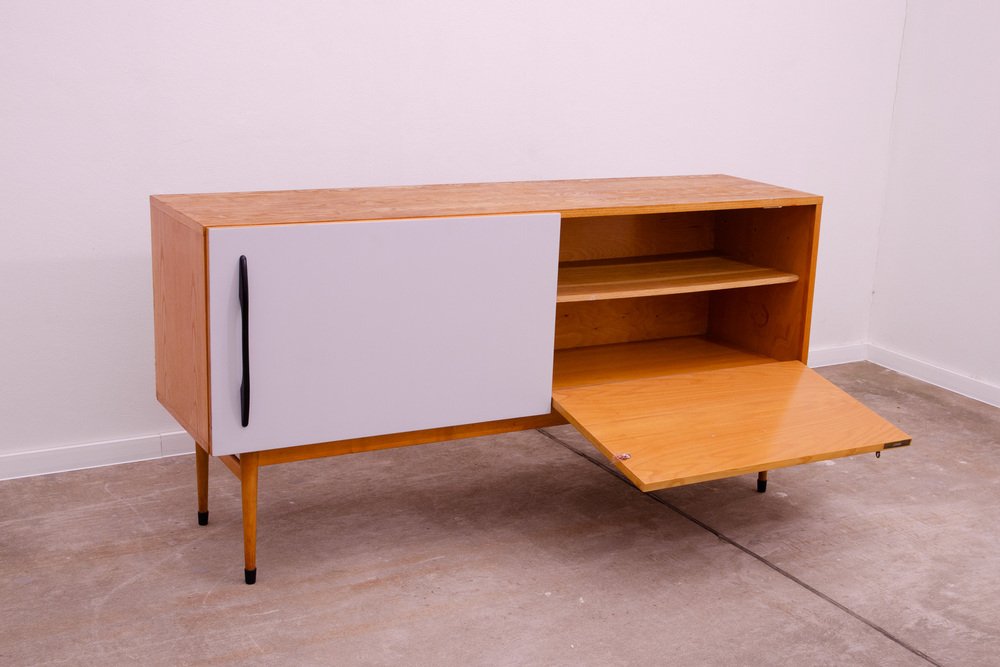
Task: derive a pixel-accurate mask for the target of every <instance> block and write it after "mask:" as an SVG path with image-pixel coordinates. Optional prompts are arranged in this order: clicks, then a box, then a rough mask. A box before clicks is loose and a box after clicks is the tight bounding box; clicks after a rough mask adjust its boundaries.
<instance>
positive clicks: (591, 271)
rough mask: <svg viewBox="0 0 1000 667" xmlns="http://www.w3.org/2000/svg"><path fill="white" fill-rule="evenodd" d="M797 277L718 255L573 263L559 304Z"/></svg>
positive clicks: (563, 274) (562, 277)
mask: <svg viewBox="0 0 1000 667" xmlns="http://www.w3.org/2000/svg"><path fill="white" fill-rule="evenodd" d="M798 279H799V277H798V276H797V275H795V274H794V273H785V272H784V271H777V270H775V269H769V268H766V267H762V266H754V265H753V264H744V263H743V262H737V261H734V260H731V259H726V258H724V257H718V256H699V257H680V258H678V257H648V258H629V259H625V260H622V259H615V260H601V261H594V262H573V263H567V264H563V265H562V266H560V267H559V286H558V289H557V292H556V301H557V302H559V303H565V302H569V301H596V300H600V299H627V298H630V297H637V296H654V295H657V294H683V293H686V292H708V291H712V290H723V289H733V288H737V287H755V286H758V285H776V284H779V283H793V282H795V281H797V280H798Z"/></svg>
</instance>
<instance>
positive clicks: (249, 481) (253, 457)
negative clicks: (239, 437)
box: [240, 452, 259, 584]
mask: <svg viewBox="0 0 1000 667" xmlns="http://www.w3.org/2000/svg"><path fill="white" fill-rule="evenodd" d="M258 457H259V454H258V453H257V452H247V453H245V454H240V487H241V490H242V493H243V560H244V565H243V575H244V579H245V581H246V582H247V583H248V584H252V583H254V582H256V581H257V471H258V470H259V467H258V465H257V463H258Z"/></svg>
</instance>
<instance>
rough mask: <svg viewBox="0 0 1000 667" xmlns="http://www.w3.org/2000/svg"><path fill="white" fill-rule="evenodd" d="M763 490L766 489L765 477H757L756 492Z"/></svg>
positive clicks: (762, 491)
mask: <svg viewBox="0 0 1000 667" xmlns="http://www.w3.org/2000/svg"><path fill="white" fill-rule="evenodd" d="M765 491H767V480H766V479H758V480H757V493H764V492H765Z"/></svg>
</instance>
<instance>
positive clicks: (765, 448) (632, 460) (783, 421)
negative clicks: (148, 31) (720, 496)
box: [552, 361, 910, 491]
mask: <svg viewBox="0 0 1000 667" xmlns="http://www.w3.org/2000/svg"><path fill="white" fill-rule="evenodd" d="M552 402H553V405H554V406H555V408H556V410H557V411H558V412H559V413H561V414H562V415H563V416H564V417H566V419H567V420H569V422H570V423H572V424H573V425H574V426H576V427H577V428H578V429H580V431H581V432H582V433H583V434H584V435H585V436H586V437H587V438H588V439H589V440H590V441H591V442H592V443H594V445H595V446H597V448H598V449H600V450H601V451H602V452H603V453H604V454H605V455H606V456H607V457H608V458H609V459H611V461H612V462H613V463H614V464H615V466H616V467H617V468H618V469H619V470H620V471H621V472H622V473H623V474H625V475H626V476H627V477H628V478H629V479H630V480H632V482H633V483H634V484H635V485H636V486H638V487H639V488H640V489H641V490H643V491H655V490H656V489H664V488H667V487H671V486H678V485H681V484H691V483H693V482H703V481H706V480H710V479H719V478H722V477H731V476H733V475H741V474H744V473H748V472H758V471H761V470H773V469H775V468H782V467H785V466H791V465H798V464H800V463H809V462H811V461H822V460H824V459H832V458H837V457H840V456H851V455H854V454H862V453H865V452H876V451H879V450H882V449H885V448H887V447H899V446H902V445H908V444H909V443H910V438H909V436H908V435H906V434H905V433H903V432H902V431H900V430H899V429H898V428H896V427H895V426H893V425H892V424H890V423H888V422H887V421H885V420H884V419H882V418H881V417H879V416H878V415H876V414H875V413H874V412H872V411H871V410H869V409H868V408H866V407H865V406H863V405H862V404H861V403H859V402H858V401H856V400H855V399H853V398H851V397H850V396H848V395H847V394H846V393H844V392H843V391H841V390H840V389H838V388H837V387H835V386H834V385H832V384H831V383H830V382H828V381H827V380H825V379H823V378H822V377H821V376H820V375H819V374H817V373H815V372H814V371H812V370H811V369H809V368H807V367H806V366H804V365H803V364H802V363H800V362H798V361H784V362H775V363H766V364H755V365H750V366H743V367H741V368H720V369H717V370H709V371H703V372H697V373H684V374H678V375H670V376H664V377H653V378H644V379H638V380H629V381H627V382H610V383H607V384H596V385H590V386H585V387H570V388H567V389H560V390H556V391H554V392H552Z"/></svg>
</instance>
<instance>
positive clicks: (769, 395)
mask: <svg viewBox="0 0 1000 667" xmlns="http://www.w3.org/2000/svg"><path fill="white" fill-rule="evenodd" d="M561 224H562V235H561V240H560V266H559V289H558V297H557V303H556V329H555V348H556V352H555V358H554V372H553V405H554V407H555V409H556V410H557V411H558V412H559V413H560V414H562V416H563V417H565V418H566V419H567V420H568V421H569V422H570V423H572V424H573V425H575V426H576V427H577V428H578V429H579V430H580V431H581V432H582V433H583V434H584V435H585V436H586V437H587V438H588V439H589V440H590V441H591V442H593V443H594V445H595V446H596V447H597V448H598V449H599V450H600V451H602V452H603V453H604V454H605V455H606V456H607V457H608V458H609V459H610V460H611V461H612V462H613V463H614V464H615V466H616V467H617V468H618V469H619V470H621V471H622V473H623V474H625V475H626V476H627V477H628V478H629V479H630V480H632V482H633V483H635V484H636V486H638V487H639V488H640V489H642V490H644V491H651V490H655V489H662V488H667V487H671V486H677V485H680V484H689V483H693V482H699V481H705V480H710V479H717V478H720V477H728V476H732V475H738V474H742V473H747V472H758V471H766V470H769V469H773V468H780V467H784V466H790V465H797V464H800V463H807V462H810V461H817V460H822V459H828V458H835V457H840V456H849V455H852V454H859V453H862V452H873V451H880V450H882V449H885V448H887V447H895V446H900V445H905V444H909V437H908V436H907V435H906V434H905V433H903V432H902V431H900V430H899V429H897V428H896V427H894V426H893V425H892V424H889V423H888V422H886V421H885V420H884V419H882V418H881V417H879V416H878V415H876V414H875V413H873V412H872V411H870V410H868V409H867V408H866V407H865V406H863V405H862V404H861V403H859V402H858V401H856V400H854V399H853V398H851V397H850V396H848V395H847V394H846V393H844V392H843V391H841V390H840V389H838V388H837V387H835V386H834V385H832V384H830V383H829V382H828V381H826V380H825V379H823V378H822V377H820V376H819V375H818V374H816V373H815V372H813V371H812V370H811V369H809V368H807V367H806V366H805V361H806V357H807V354H808V346H809V320H810V316H811V310H812V287H813V279H814V275H815V259H816V245H817V237H818V225H819V206H818V205H815V204H809V205H799V206H785V207H776V208H735V209H722V210H707V211H685V212H680V213H655V214H643V215H618V216H602V217H591V218H564V219H563V220H562V223H561Z"/></svg>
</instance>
